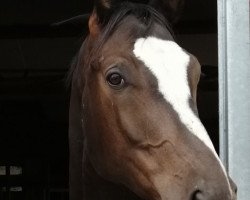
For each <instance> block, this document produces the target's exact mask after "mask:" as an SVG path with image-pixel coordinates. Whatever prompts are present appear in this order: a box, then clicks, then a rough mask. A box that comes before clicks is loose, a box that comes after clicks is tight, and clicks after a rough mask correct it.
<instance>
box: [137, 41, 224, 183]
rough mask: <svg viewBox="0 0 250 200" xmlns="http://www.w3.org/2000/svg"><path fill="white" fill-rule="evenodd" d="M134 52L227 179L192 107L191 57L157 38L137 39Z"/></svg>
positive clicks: (174, 45) (173, 45)
mask: <svg viewBox="0 0 250 200" xmlns="http://www.w3.org/2000/svg"><path fill="white" fill-rule="evenodd" d="M133 52H134V54H135V56H136V57H137V58H138V59H139V60H141V61H142V62H143V63H144V64H145V65H146V67H148V68H149V70H150V71H151V72H152V73H153V75H154V76H155V77H156V78H157V80H158V85H159V91H160V92H161V93H162V95H163V96H164V98H165V99H166V101H167V102H169V103H170V104H171V105H172V107H173V109H174V110H175V111H176V112H177V114H178V116H179V118H180V120H181V122H182V123H183V124H184V125H185V126H186V127H187V128H188V130H189V131H190V132H191V133H192V134H194V135H195V136H197V137H198V138H199V139H200V140H201V141H202V142H203V143H204V144H205V145H207V146H208V147H209V148H210V149H211V150H212V152H213V153H214V154H215V157H216V158H217V160H218V162H219V163H220V165H221V167H222V170H223V172H224V174H225V176H227V175H226V170H225V168H224V166H223V164H222V162H221V161H220V159H219V157H218V155H217V153H216V151H215V149H214V146H213V143H212V141H211V140H210V138H209V136H208V133H207V131H206V129H205V128H204V126H203V124H202V123H201V121H200V119H199V118H198V117H197V116H196V115H195V114H194V112H193V110H192V109H191V108H190V106H189V99H190V98H191V92H190V88H189V84H188V74H187V73H188V72H187V70H188V66H189V62H190V56H189V55H188V54H187V53H185V52H184V51H183V50H182V48H181V47H180V46H179V45H178V44H176V43H175V42H173V41H167V40H162V39H159V38H155V37H147V38H139V39H137V40H136V42H135V45H134V50H133ZM228 184H229V183H228Z"/></svg>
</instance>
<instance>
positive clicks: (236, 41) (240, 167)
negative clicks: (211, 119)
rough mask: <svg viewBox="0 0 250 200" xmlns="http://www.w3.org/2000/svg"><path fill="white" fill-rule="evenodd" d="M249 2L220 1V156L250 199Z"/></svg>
mask: <svg viewBox="0 0 250 200" xmlns="http://www.w3.org/2000/svg"><path fill="white" fill-rule="evenodd" d="M249 22H250V21H249V0H240V1H239V0H218V42H219V44H218V46H219V104H220V115H219V116H220V155H221V159H222V161H223V163H224V164H225V165H226V168H227V170H228V172H229V174H230V176H231V177H232V178H233V180H234V181H235V182H236V184H237V186H238V199H239V200H247V199H249V197H250V31H249V30H250V26H249Z"/></svg>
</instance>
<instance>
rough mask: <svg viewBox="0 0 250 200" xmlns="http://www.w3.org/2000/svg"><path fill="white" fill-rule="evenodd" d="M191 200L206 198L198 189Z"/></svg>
mask: <svg viewBox="0 0 250 200" xmlns="http://www.w3.org/2000/svg"><path fill="white" fill-rule="evenodd" d="M191 200H204V195H203V194H202V192H201V191H200V190H196V191H194V193H193V194H192V197H191Z"/></svg>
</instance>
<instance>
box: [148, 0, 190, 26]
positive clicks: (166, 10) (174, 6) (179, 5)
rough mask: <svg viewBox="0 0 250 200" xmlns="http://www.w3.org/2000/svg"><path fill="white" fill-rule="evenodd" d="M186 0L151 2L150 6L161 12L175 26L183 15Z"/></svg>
mask: <svg viewBox="0 0 250 200" xmlns="http://www.w3.org/2000/svg"><path fill="white" fill-rule="evenodd" d="M185 1H186V0H150V1H149V4H150V5H151V6H153V7H154V8H155V9H156V10H158V11H159V12H161V13H162V14H163V15H164V16H165V17H166V19H167V20H168V21H169V22H170V23H172V24H174V23H176V22H177V21H178V20H179V18H180V16H181V13H182V10H183V8H184V4H185Z"/></svg>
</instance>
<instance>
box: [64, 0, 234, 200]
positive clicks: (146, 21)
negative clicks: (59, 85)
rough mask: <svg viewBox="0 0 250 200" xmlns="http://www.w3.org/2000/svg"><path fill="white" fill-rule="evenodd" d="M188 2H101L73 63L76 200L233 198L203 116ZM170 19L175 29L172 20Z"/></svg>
mask: <svg viewBox="0 0 250 200" xmlns="http://www.w3.org/2000/svg"><path fill="white" fill-rule="evenodd" d="M182 5H183V1H182V0H175V1H174V0H165V1H164V0H150V1H143V2H142V1H119V0H99V1H98V0H97V1H95V5H94V8H93V11H92V14H91V15H90V17H89V20H88V27H89V34H88V36H87V37H86V39H85V40H84V42H83V44H82V46H81V48H80V50H79V52H78V54H77V56H76V58H75V61H74V64H73V65H72V68H71V72H70V74H71V75H70V76H71V77H72V82H71V98H70V110H69V147H70V166H69V168H70V169H69V170H70V182H69V184H70V200H118V199H119V200H125V199H129V200H143V199H144V200H185V199H187V200H218V199H220V200H235V199H236V186H235V184H234V183H233V181H232V180H231V179H230V178H229V176H228V175H227V172H226V170H225V168H224V166H223V165H222V163H221V161H220V159H219V157H218V155H217V153H216V151H215V149H214V146H213V144H212V142H211V140H210V138H209V136H208V133H207V132H206V130H205V128H204V126H203V125H202V123H201V121H200V119H199V116H198V111H197V105H196V92H197V84H198V82H199V77H200V73H201V67H200V64H199V62H198V60H197V58H196V57H195V56H194V55H192V54H190V53H189V52H187V51H186V50H184V49H183V48H181V47H180V46H179V45H178V44H177V43H176V42H175V40H174V36H173V32H172V30H171V27H170V25H169V24H170V23H172V22H174V21H175V20H176V18H175V17H174V16H176V15H177V14H176V13H178V12H179V9H177V7H182ZM169 21H170V22H169Z"/></svg>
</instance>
